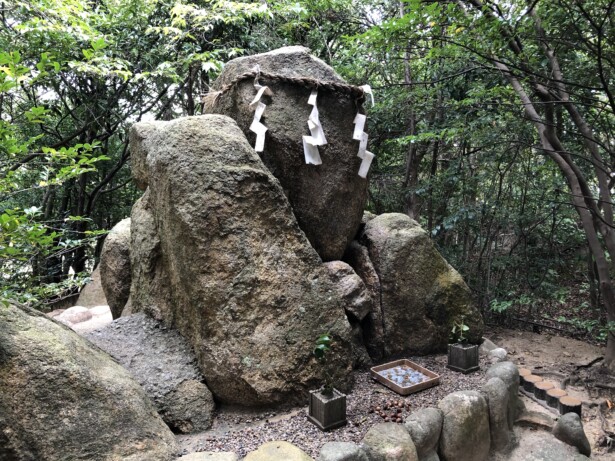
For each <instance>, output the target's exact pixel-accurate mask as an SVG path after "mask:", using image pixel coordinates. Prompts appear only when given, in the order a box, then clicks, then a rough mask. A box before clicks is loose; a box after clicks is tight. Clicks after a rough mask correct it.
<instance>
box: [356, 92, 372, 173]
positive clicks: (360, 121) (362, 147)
mask: <svg viewBox="0 0 615 461" xmlns="http://www.w3.org/2000/svg"><path fill="white" fill-rule="evenodd" d="M370 91H371V90H370ZM366 121H367V116H365V115H363V114H357V116H356V117H355V118H354V132H353V134H352V139H354V140H356V141H359V152H358V153H357V157H359V158H360V159H361V160H362V162H361V166H360V167H359V176H361V177H362V178H366V177H367V173H368V172H369V167H370V166H371V164H372V160H373V159H374V157H375V156H374V154H372V153H371V152H370V151H368V150H367V139H368V135H367V133H366V132H365V131H363V129H364V128H365V122H366Z"/></svg>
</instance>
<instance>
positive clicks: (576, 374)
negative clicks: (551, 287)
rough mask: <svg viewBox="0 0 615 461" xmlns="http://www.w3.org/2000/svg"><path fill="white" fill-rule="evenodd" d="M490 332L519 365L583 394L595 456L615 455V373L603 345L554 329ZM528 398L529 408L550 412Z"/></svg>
mask: <svg viewBox="0 0 615 461" xmlns="http://www.w3.org/2000/svg"><path fill="white" fill-rule="evenodd" d="M485 337H487V338H489V339H491V340H492V341H493V342H494V343H495V344H497V345H498V346H501V347H503V348H504V349H506V350H507V351H508V354H509V357H510V359H511V360H512V361H513V362H514V363H515V364H517V366H518V367H520V368H521V367H523V368H528V369H530V370H531V371H532V373H534V374H537V375H540V376H542V377H543V378H544V379H548V380H549V381H551V382H553V383H554V384H556V385H557V386H559V387H561V388H565V389H566V391H567V392H568V394H570V395H572V396H574V397H577V398H578V399H580V400H581V401H582V402H583V410H582V415H583V416H582V419H583V426H584V428H585V433H586V434H587V438H588V439H589V442H590V445H591V447H592V457H591V458H592V459H596V460H603V461H607V460H611V461H612V460H615V434H614V432H615V406H613V405H615V377H613V376H609V375H606V374H604V373H603V371H602V368H601V366H600V365H601V361H602V360H601V359H602V357H603V354H604V350H603V349H602V348H600V347H597V346H595V345H592V344H589V343H586V342H582V341H577V340H574V339H570V338H565V337H561V336H555V335H552V334H549V333H542V334H537V333H532V332H528V331H519V330H509V329H503V328H490V329H488V330H487V331H486V332H485ZM524 402H525V403H526V406H527V408H528V410H532V411H542V412H545V413H549V410H547V409H545V408H543V407H542V406H541V405H539V404H538V403H536V402H533V401H531V400H530V399H527V398H524ZM549 414H551V415H552V416H556V415H553V414H552V413H549ZM609 437H610V438H609ZM609 445H610V446H609Z"/></svg>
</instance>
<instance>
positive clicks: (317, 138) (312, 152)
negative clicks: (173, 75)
mask: <svg viewBox="0 0 615 461" xmlns="http://www.w3.org/2000/svg"><path fill="white" fill-rule="evenodd" d="M317 98H318V90H316V89H315V90H312V93H311V94H310V97H309V99H308V104H309V105H310V106H313V107H312V112H311V113H310V117H309V118H308V128H309V129H310V134H311V136H303V154H304V155H305V163H307V164H308V165H309V164H312V165H322V159H321V158H320V153H319V152H318V146H324V145H325V144H327V138H325V132H324V131H323V129H322V125H321V124H320V118H319V114H318V107H317V106H316V99H317Z"/></svg>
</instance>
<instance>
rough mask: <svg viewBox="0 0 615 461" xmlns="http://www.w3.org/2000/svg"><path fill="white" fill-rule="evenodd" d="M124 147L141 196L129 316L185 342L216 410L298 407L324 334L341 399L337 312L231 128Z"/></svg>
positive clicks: (153, 126) (313, 379)
mask: <svg viewBox="0 0 615 461" xmlns="http://www.w3.org/2000/svg"><path fill="white" fill-rule="evenodd" d="M130 139H131V151H132V153H133V155H136V157H137V158H136V159H135V160H136V162H137V163H139V164H142V165H145V167H144V168H145V170H144V171H141V172H140V173H139V174H140V175H141V176H140V177H141V180H142V181H145V182H146V183H147V184H149V188H148V191H147V192H146V193H145V194H144V196H143V197H142V198H141V199H140V201H139V202H138V203H137V204H136V205H135V207H134V208H133V212H132V225H131V266H132V289H131V300H132V306H133V311H134V312H142V311H145V312H146V313H148V314H150V315H152V316H153V317H155V318H158V319H161V320H163V321H164V323H165V325H167V326H173V327H175V328H176V329H178V330H179V331H180V332H181V334H182V335H183V336H184V337H185V338H187V339H188V341H189V343H190V344H191V345H192V346H193V348H194V350H195V352H196V355H197V358H198V362H199V366H200V369H201V371H202V373H203V375H204V376H205V379H206V382H207V385H208V387H209V389H210V390H211V391H212V392H213V394H214V396H215V397H217V398H218V399H219V400H220V401H221V402H223V403H236V404H243V405H266V404H275V403H281V402H289V401H294V402H303V401H304V398H305V397H306V395H307V391H308V390H309V389H313V388H315V387H318V385H319V384H320V383H321V378H322V372H323V370H322V367H321V366H320V364H319V363H318V362H317V361H316V360H315V359H314V358H313V357H312V350H313V348H314V345H315V341H316V339H317V337H318V336H319V335H320V334H322V333H325V332H328V333H330V334H331V335H332V337H333V341H334V345H333V350H332V354H331V356H330V357H329V359H328V361H327V365H326V366H327V367H328V368H329V370H330V371H331V372H332V373H333V375H334V379H336V381H337V383H338V384H339V387H340V388H341V389H345V388H346V389H347V387H348V384H349V379H350V370H351V368H352V357H353V355H354V353H353V346H352V344H351V343H352V340H351V335H352V331H351V328H350V325H349V323H348V320H347V318H346V315H345V312H344V308H343V306H342V304H341V301H340V300H339V298H338V297H337V296H336V293H335V290H334V287H333V285H332V284H331V282H330V280H329V275H328V273H327V270H326V268H325V267H324V266H323V265H322V263H321V260H320V258H319V256H318V254H317V253H316V252H315V251H314V249H313V248H312V246H311V245H310V243H309V242H308V240H307V239H306V237H305V234H304V233H303V232H302V231H301V229H300V228H299V226H298V224H297V221H296V219H295V217H294V215H293V213H292V209H291V207H290V204H289V202H288V200H287V198H286V196H285V195H284V191H283V190H282V188H281V186H280V184H279V182H278V180H277V179H276V178H275V177H274V176H273V175H272V174H271V173H270V172H269V171H268V170H267V168H266V167H265V166H264V165H263V163H262V161H261V160H260V158H259V157H258V155H257V154H256V153H255V152H254V150H253V149H252V147H251V146H250V145H249V144H248V142H247V140H246V138H245V136H244V135H243V133H242V132H241V130H240V129H239V127H238V126H237V124H236V123H235V122H234V121H233V120H232V119H230V118H228V117H225V116H221V115H205V116H198V117H187V118H183V119H178V120H175V121H172V122H146V123H138V124H135V125H134V126H133V128H132V130H131V133H130ZM140 156H145V157H146V159H145V160H144V159H143V158H140Z"/></svg>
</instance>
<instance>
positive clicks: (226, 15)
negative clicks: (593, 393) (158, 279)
mask: <svg viewBox="0 0 615 461" xmlns="http://www.w3.org/2000/svg"><path fill="white" fill-rule="evenodd" d="M614 8H615V0H614V1H609V0H593V1H591V2H590V1H583V0H533V1H525V0H508V1H493V0H456V1H454V0H450V1H429V0H424V1H420V0H404V1H401V2H400V1H389V0H384V1H382V0H381V1H377V0H367V1H356V0H313V1H310V2H294V1H287V0H280V1H268V2H266V1H252V2H232V1H221V0H210V1H206V0H201V1H193V2H188V1H186V0H89V1H88V0H0V270H1V273H0V275H1V277H0V284H1V285H0V299H2V300H3V302H5V303H6V302H7V301H6V300H8V299H14V300H17V301H20V302H24V303H28V304H30V305H32V306H34V307H36V308H38V309H41V310H43V311H47V310H50V309H52V308H53V306H54V304H55V303H56V302H57V301H58V300H60V299H62V298H65V297H67V296H69V295H70V294H72V293H74V292H76V291H77V290H78V289H79V287H80V286H82V285H83V284H84V283H85V282H87V280H88V277H89V275H90V273H91V271H92V268H93V267H94V265H95V264H96V263H97V258H98V256H99V254H100V250H101V244H102V241H103V238H104V235H105V232H106V231H107V230H108V229H110V228H111V227H113V225H114V224H116V223H117V222H118V221H119V220H121V219H123V218H125V217H127V216H129V215H130V209H131V206H132V204H133V203H134V202H135V201H136V199H137V198H138V197H139V195H140V192H139V191H138V190H137V189H136V188H135V186H134V184H133V183H132V182H131V180H130V152H129V149H128V137H127V130H128V129H129V127H130V125H131V124H132V123H134V122H137V121H139V120H144V119H146V120H152V119H160V120H169V119H173V118H177V117H180V116H186V115H195V114H199V113H201V111H202V106H201V103H200V98H201V96H202V95H203V94H205V93H206V92H207V91H208V89H209V83H210V82H212V81H213V80H214V79H215V77H216V75H217V74H218V73H219V71H220V69H221V67H222V65H223V63H224V62H226V61H227V60H229V59H232V58H234V57H237V56H241V55H246V54H254V53H259V52H265V51H269V50H271V49H274V48H278V47H280V46H285V45H304V46H307V47H309V48H310V49H311V50H312V52H313V53H314V54H315V55H316V56H318V57H320V58H321V59H323V60H324V61H326V62H327V63H329V64H330V65H331V66H333V67H334V68H335V69H336V70H337V71H338V72H339V73H340V74H341V75H342V76H343V77H344V78H345V79H346V80H347V81H348V82H350V83H352V84H357V85H363V84H366V83H368V84H370V85H371V86H372V87H373V88H374V92H375V95H376V104H375V106H374V107H368V129H367V131H368V132H369V135H370V150H371V151H372V152H374V153H375V154H376V160H375V163H374V165H373V168H372V172H371V186H370V192H369V209H370V210H371V211H373V212H375V213H378V214H379V213H384V212H402V213H406V214H408V215H409V216H411V217H412V218H414V219H416V220H417V221H419V222H420V223H421V224H422V226H423V227H424V228H425V229H427V230H428V231H429V232H430V234H431V236H432V238H433V240H434V242H435V244H436V245H437V246H438V248H439V249H440V251H441V252H442V253H443V255H444V256H445V257H446V258H447V259H448V261H449V262H450V263H451V264H452V265H453V266H454V267H455V268H457V269H458V270H459V271H460V272H461V274H462V275H463V276H464V278H465V280H466V282H467V283H468V285H469V286H470V288H471V289H472V292H473V294H474V297H475V299H476V302H477V303H478V305H479V306H480V307H481V309H482V311H483V313H484V315H485V317H486V318H487V320H488V321H491V322H497V323H504V324H507V325H511V324H514V325H521V326H525V327H531V328H534V329H547V330H558V331H559V332H561V333H564V334H572V335H575V336H579V337H582V338H585V339H587V340H589V341H595V342H602V343H606V342H607V340H608V347H607V354H606V356H605V358H606V360H605V362H606V363H607V364H610V365H611V367H615V289H614V285H613V277H614V276H615V266H614V261H615V232H614V218H613V215H614V212H613V200H612V194H613V191H614V187H615V173H614V171H615V165H614V164H613V161H614V157H613V155H614V153H615V152H614V149H615V139H614V138H613V135H614V133H615V131H614V130H613V127H614V123H615V95H614V94H613V92H614V91H615V84H614V83H615V30H614V26H615V13H614Z"/></svg>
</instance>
